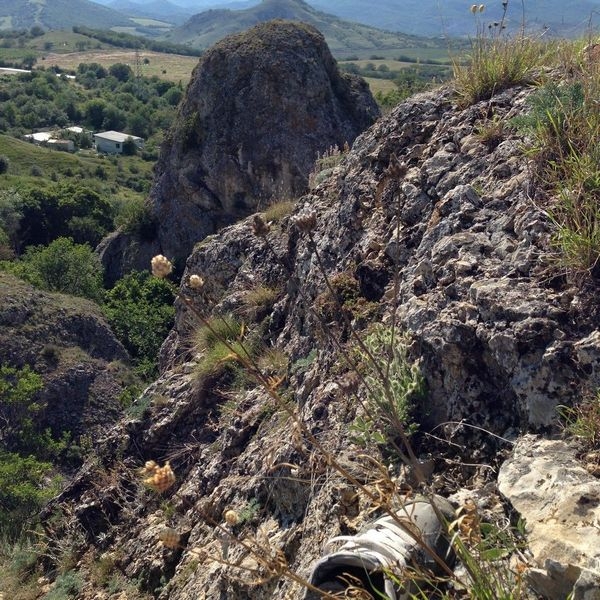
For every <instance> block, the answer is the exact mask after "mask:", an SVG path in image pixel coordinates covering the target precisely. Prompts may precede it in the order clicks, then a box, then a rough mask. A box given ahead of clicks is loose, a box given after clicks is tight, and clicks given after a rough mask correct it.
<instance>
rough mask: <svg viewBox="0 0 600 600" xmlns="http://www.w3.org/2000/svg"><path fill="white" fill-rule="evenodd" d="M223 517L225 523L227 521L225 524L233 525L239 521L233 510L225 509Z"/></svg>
mask: <svg viewBox="0 0 600 600" xmlns="http://www.w3.org/2000/svg"><path fill="white" fill-rule="evenodd" d="M223 518H224V519H225V523H227V525H229V526H230V527H233V526H234V525H237V524H238V523H239V522H240V517H239V515H238V514H237V513H236V512H235V510H226V511H225V514H224V515H223Z"/></svg>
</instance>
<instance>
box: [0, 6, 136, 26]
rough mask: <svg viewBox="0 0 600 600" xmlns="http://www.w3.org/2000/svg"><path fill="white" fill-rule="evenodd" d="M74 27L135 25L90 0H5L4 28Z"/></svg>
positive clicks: (0, 13)
mask: <svg viewBox="0 0 600 600" xmlns="http://www.w3.org/2000/svg"><path fill="white" fill-rule="evenodd" d="M34 25H40V26H41V27H44V28H46V29H70V28H71V27H72V26H73V25H86V26H88V27H97V28H101V29H110V28H111V27H132V26H135V23H133V22H132V21H131V19H129V18H128V17H127V16H125V15H123V14H121V13H118V12H116V11H114V10H112V9H110V8H107V7H105V6H100V5H99V4H97V3H95V2H91V1H90V0H2V1H1V2H0V29H29V28H31V27H33V26H34Z"/></svg>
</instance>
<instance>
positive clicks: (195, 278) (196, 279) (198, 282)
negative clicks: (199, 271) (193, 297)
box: [188, 275, 204, 290]
mask: <svg viewBox="0 0 600 600" xmlns="http://www.w3.org/2000/svg"><path fill="white" fill-rule="evenodd" d="M188 284H189V286H190V287H191V288H192V289H194V290H199V289H200V288H201V287H202V286H203V285H204V278H203V277H200V275H190V278H189V281H188Z"/></svg>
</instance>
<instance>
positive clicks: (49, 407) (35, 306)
mask: <svg viewBox="0 0 600 600" xmlns="http://www.w3.org/2000/svg"><path fill="white" fill-rule="evenodd" d="M128 359H129V357H128V355H127V352H126V350H125V349H124V348H123V346H122V345H121V343H120V342H119V341H118V340H117V339H116V338H115V336H114V335H113V333H112V331H111V330H110V328H109V326H108V324H107V323H106V320H105V319H104V317H103V315H102V313H101V312H100V310H99V307H98V306H97V305H96V304H94V303H93V302H90V301H88V300H85V299H83V298H76V297H74V296H66V295H63V294H55V293H50V292H44V291H41V290H38V289H35V288H33V287H31V286H30V285H29V284H26V283H24V282H23V281H20V280H19V279H17V278H15V277H13V276H11V275H8V274H6V273H0V364H2V365H6V366H10V367H15V368H23V367H24V366H25V365H29V366H30V367H31V368H32V369H33V370H34V371H36V372H37V373H39V374H41V375H42V377H43V379H44V388H43V390H42V391H41V392H40V393H39V404H40V405H41V406H43V407H44V408H43V411H42V413H40V414H38V415H37V416H36V421H37V425H38V426H39V427H40V429H41V430H43V429H45V428H46V427H49V428H50V429H51V430H52V432H53V433H54V434H55V436H57V437H59V436H60V434H61V433H62V432H65V431H68V432H71V434H72V435H73V437H74V438H77V437H78V436H80V435H83V434H85V435H86V436H88V437H90V438H91V439H95V438H97V437H98V436H99V435H100V434H104V432H105V431H106V428H107V427H108V426H110V425H113V424H114V423H115V421H116V420H117V419H118V418H119V417H120V416H121V415H122V412H123V411H122V408H123V407H122V405H121V403H120V402H119V396H120V395H121V394H122V393H123V390H124V389H125V387H126V383H127V381H128V380H130V378H131V375H130V373H129V369H128V368H127V367H126V365H125V363H126V362H127V361H128Z"/></svg>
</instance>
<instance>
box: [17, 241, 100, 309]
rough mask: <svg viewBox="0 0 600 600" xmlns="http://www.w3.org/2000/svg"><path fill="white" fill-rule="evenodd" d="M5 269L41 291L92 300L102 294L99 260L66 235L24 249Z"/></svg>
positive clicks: (83, 245) (85, 247)
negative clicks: (65, 236)
mask: <svg viewBox="0 0 600 600" xmlns="http://www.w3.org/2000/svg"><path fill="white" fill-rule="evenodd" d="M8 268H9V270H11V271H12V272H13V273H15V275H17V276H19V277H21V278H23V279H25V280H26V281H29V282H30V283H31V284H33V285H35V286H37V287H40V288H43V289H45V290H50V291H53V292H62V293H64V294H72V295H73V296H84V297H85V298H89V299H90V300H95V301H96V302H100V301H101V300H102V298H103V295H104V290H103V288H102V264H101V263H100V259H99V258H98V257H97V256H96V255H95V254H94V251H93V250H92V249H91V248H90V246H88V245H87V244H75V243H74V242H73V240H72V239H70V238H62V237H61V238H58V239H56V240H54V241H53V242H52V243H51V244H49V245H48V246H32V247H30V248H27V250H26V251H25V254H24V255H23V256H22V258H21V260H19V261H17V262H16V263H12V264H10V265H9V266H8Z"/></svg>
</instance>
